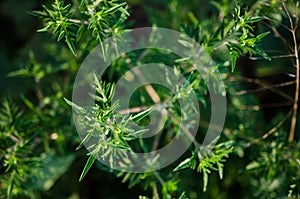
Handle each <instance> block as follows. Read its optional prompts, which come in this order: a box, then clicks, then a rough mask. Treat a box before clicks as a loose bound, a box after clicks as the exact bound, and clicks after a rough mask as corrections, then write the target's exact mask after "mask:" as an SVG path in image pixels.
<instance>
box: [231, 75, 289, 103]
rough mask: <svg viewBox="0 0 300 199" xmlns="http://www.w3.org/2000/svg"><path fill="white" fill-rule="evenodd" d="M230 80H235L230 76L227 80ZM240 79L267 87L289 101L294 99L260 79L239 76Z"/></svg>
mask: <svg viewBox="0 0 300 199" xmlns="http://www.w3.org/2000/svg"><path fill="white" fill-rule="evenodd" d="M232 80H235V77H230V78H229V81H232ZM240 80H243V81H245V82H249V83H254V84H257V85H260V86H261V87H263V88H265V89H268V90H270V91H272V92H273V93H275V94H277V95H279V96H281V97H283V98H285V99H287V100H289V101H294V99H293V98H292V97H290V96H289V95H287V94H285V93H284V92H282V91H280V90H278V89H275V88H273V87H272V85H269V84H268V83H266V82H264V81H262V80H259V79H252V78H248V77H240Z"/></svg>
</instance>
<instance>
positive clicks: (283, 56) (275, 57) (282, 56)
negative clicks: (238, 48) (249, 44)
mask: <svg viewBox="0 0 300 199" xmlns="http://www.w3.org/2000/svg"><path fill="white" fill-rule="evenodd" d="M289 57H295V55H294V54H289V55H274V56H270V58H271V59H279V58H289ZM249 59H251V60H260V59H265V58H263V57H249Z"/></svg>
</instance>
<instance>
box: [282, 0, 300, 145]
mask: <svg viewBox="0 0 300 199" xmlns="http://www.w3.org/2000/svg"><path fill="white" fill-rule="evenodd" d="M282 6H283V9H284V10H285V12H286V14H287V17H288V19H289V21H290V26H291V33H292V37H293V43H294V53H295V63H296V88H295V96H294V105H293V113H292V120H291V128H290V133H289V138H288V140H289V142H292V141H293V140H294V135H295V129H296V124H297V111H298V99H299V81H300V74H299V68H300V63H299V55H298V42H297V37H296V28H297V27H298V3H297V9H296V13H295V19H296V20H295V24H294V22H293V20H292V17H291V16H290V13H289V11H288V10H287V8H286V5H285V2H284V1H282Z"/></svg>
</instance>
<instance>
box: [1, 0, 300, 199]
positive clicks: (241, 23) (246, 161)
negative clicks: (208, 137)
mask: <svg viewBox="0 0 300 199" xmlns="http://www.w3.org/2000/svg"><path fill="white" fill-rule="evenodd" d="M246 3H248V4H246ZM135 6H137V7H138V8H139V9H140V10H143V11H144V13H146V15H147V17H146V18H147V19H146V20H148V21H147V22H148V23H150V24H153V26H154V27H155V26H163V27H169V28H173V29H176V30H178V31H181V32H182V33H185V34H186V35H188V36H189V37H191V38H193V39H194V40H195V41H196V42H198V43H199V44H200V45H201V46H202V47H203V48H204V49H205V51H206V52H207V53H208V54H209V55H210V56H211V58H212V60H213V61H214V64H211V65H210V67H209V68H208V69H207V71H205V74H204V75H203V74H199V72H197V71H195V70H191V63H190V61H191V60H190V59H191V57H178V56H177V55H174V54H172V53H170V52H162V51H160V50H158V49H141V50H136V51H134V52H130V53H128V54H126V55H121V56H120V57H119V58H118V59H117V60H115V61H114V62H113V63H112V64H111V67H110V68H109V69H108V70H107V71H105V74H104V75H103V76H102V77H101V78H102V79H100V77H98V76H97V74H95V75H94V77H93V79H92V80H91V82H90V84H91V85H92V86H93V88H94V89H95V96H91V97H92V99H93V100H94V101H95V104H94V106H91V107H87V106H80V105H79V104H75V103H73V102H72V100H71V97H70V96H71V92H72V87H73V81H74V79H75V75H76V72H77V70H78V68H79V66H80V64H81V63H82V60H84V58H85V57H86V55H87V54H88V53H89V52H90V51H91V50H92V49H93V48H94V47H95V46H97V45H98V44H101V42H102V41H103V40H105V39H106V38H109V37H110V36H115V35H118V34H119V33H121V32H123V31H126V28H127V27H129V28H131V21H128V20H129V19H128V17H129V16H130V15H132V16H135V15H134V14H135V9H134V8H135ZM298 10H299V7H298V3H297V2H296V1H293V0H289V1H278V0H270V1H265V0H259V1H253V2H250V1H249V2H248V1H247V2H245V3H241V1H234V2H231V1H228V0H222V1H208V2H205V3H202V2H201V3H200V2H199V1H198V0H191V1H186V2H185V1H180V0H170V1H160V0H153V1H151V3H150V2H149V1H139V0H129V1H127V2H123V1H117V0H94V1H92V0H72V1H63V0H51V1H50V2H48V3H46V5H44V6H42V10H41V11H32V14H33V15H34V16H37V17H39V18H40V19H41V20H42V22H43V23H44V25H43V27H42V28H41V29H40V30H38V32H49V33H50V34H51V35H54V36H55V37H56V38H57V41H58V42H59V41H64V42H65V44H66V45H65V46H64V45H59V44H57V43H56V42H55V41H48V40H47V39H45V40H43V39H41V40H43V41H42V42H41V41H40V40H39V41H38V42H37V43H39V42H40V43H42V44H41V45H39V48H38V49H39V50H34V49H33V50H29V53H28V56H27V55H26V56H24V58H23V60H22V61H20V62H21V64H19V65H21V67H19V65H18V67H16V69H15V70H13V71H11V72H9V73H8V74H7V76H9V77H10V78H16V77H18V78H20V79H21V80H22V83H23V82H24V85H26V86H28V87H29V88H27V87H26V86H25V87H24V88H25V89H23V90H22V91H21V93H17V94H15V93H13V94H15V95H16V96H13V95H12V96H10V97H8V96H9V95H6V94H3V95H4V96H1V97H2V98H1V106H0V174H1V176H0V198H8V199H11V198H44V197H45V198H47V195H49V196H48V197H58V198H59V197H63V198H81V197H82V198H85V197H87V198H89V197H93V198H99V197H100V198H103V197H110V198H112V197H114V196H111V195H110V196H107V195H105V193H106V192H105V191H107V190H105V189H107V187H108V186H111V184H115V182H113V183H111V184H109V182H108V181H106V179H105V177H103V176H104V174H103V173H101V174H100V175H97V174H96V171H100V169H102V170H104V171H107V172H108V173H109V174H111V175H112V176H116V177H118V178H117V180H119V181H120V182H122V183H126V184H127V185H128V187H129V188H130V189H132V190H134V191H137V192H138V194H137V195H138V196H139V198H140V199H147V198H153V199H158V198H163V199H173V198H179V199H186V198H191V199H194V198H220V199H225V198H237V197H238V198H245V199H248V198H261V199H265V198H268V199H269V198H286V197H289V198H299V197H300V184H299V182H300V155H299V151H300V144H299V138H300V137H299V123H300V122H299V111H298V112H297V113H296V114H295V116H292V113H293V111H294V109H290V110H288V111H287V110H286V109H284V108H283V109H277V108H276V107H277V106H279V107H280V108H281V107H292V105H294V100H295V99H296V98H295V96H297V92H294V91H295V88H294V87H289V89H284V88H283V87H285V86H289V85H295V84H297V85H298V84H299V75H297V73H295V70H299V63H298V61H299V60H297V56H298V50H299V46H298V42H297V36H298V35H299V31H298V29H297V28H298V23H299V21H298V17H299V13H298ZM139 17H141V18H142V17H143V14H140V15H138V16H137V18H136V19H135V20H137V21H139ZM141 20H142V19H141ZM293 36H294V39H295V40H290V39H289V38H293ZM41 37H47V38H48V37H49V35H47V34H45V35H43V36H41ZM286 38H288V39H286ZM48 39H49V38H48ZM120 39H122V38H120ZM143 39H145V38H141V42H143ZM278 39H280V40H281V43H282V46H284V47H285V48H283V47H282V46H281V48H280V47H278V46H277V44H278V43H280V42H279V41H280V40H278ZM150 40H151V42H156V41H158V40H157V38H156V34H155V31H154V32H153V33H151V35H150ZM187 41H188V40H186V39H185V38H184V37H182V38H181V39H180V41H179V43H180V44H182V45H183V46H186V47H189V46H191V45H192V44H190V43H189V42H187ZM101 47H102V50H103V49H104V47H103V46H101ZM191 47H193V46H191ZM40 48H41V49H42V50H40ZM277 48H279V50H278V49H277ZM286 49H287V50H286ZM25 51H27V50H25ZM38 51H42V52H38ZM278 51H279V52H278ZM107 53H108V52H104V51H103V55H101V56H103V58H104V59H105V58H106V57H107ZM191 54H192V53H191ZM256 56H258V57H256ZM25 57H26V58H25ZM249 58H250V59H249ZM286 58H288V59H286ZM278 59H279V60H280V61H279V62H278V63H277V62H276V61H274V60H278ZM298 59H299V58H298ZM245 60H246V61H245ZM250 60H255V61H257V62H254V63H252V62H251V64H250V66H248V65H247V64H248V63H247V61H248V62H250ZM147 63H157V65H158V66H159V67H160V66H161V65H167V66H170V67H172V68H173V71H174V74H175V75H179V74H182V75H183V76H184V77H185V78H186V79H187V80H188V81H187V83H185V84H180V85H177V87H176V91H175V92H174V93H172V92H170V91H169V90H167V89H166V88H164V87H162V86H159V85H156V84H151V85H150V86H151V88H152V89H153V91H154V92H155V94H156V95H157V96H158V97H159V101H160V103H161V104H160V105H161V106H163V107H164V108H165V110H166V111H167V113H168V115H169V117H168V118H166V120H165V124H164V128H163V130H162V133H161V135H156V136H153V138H150V139H141V138H140V136H141V135H143V134H145V133H147V131H148V129H146V128H143V127H142V126H146V125H147V123H148V122H149V116H150V115H151V114H155V112H156V111H159V109H157V110H156V109H155V108H153V107H152V105H153V104H154V102H153V99H151V93H149V90H147V89H145V87H140V88H138V89H137V90H136V91H135V92H134V93H133V95H132V97H131V99H130V107H129V108H136V107H137V108H139V110H140V111H138V112H132V113H124V112H123V113H122V112H120V110H119V107H120V103H121V102H119V101H114V100H113V99H114V97H115V83H116V81H117V80H118V78H120V77H121V76H122V75H123V74H125V72H126V71H128V70H130V69H132V68H133V67H135V66H138V65H142V64H147ZM297 63H298V64H297ZM160 64H161V65H160ZM294 66H296V67H294ZM216 70H219V71H220V73H221V76H222V78H223V81H224V83H225V87H222V86H221V85H219V84H218V81H217V77H216V73H215V72H216ZM249 71H250V72H252V73H251V74H248V72H249ZM268 71H271V72H272V73H271V74H275V73H277V72H278V71H279V72H278V74H280V75H282V76H284V78H285V77H286V76H288V75H289V76H291V77H292V79H288V81H287V82H283V83H282V82H280V83H278V82H277V81H274V82H275V83H274V84H272V83H269V82H268V80H266V78H265V79H263V78H262V79H260V78H261V77H265V76H268V74H270V72H269V73H268ZM274 71H275V72H274ZM276 71H277V72H276ZM250 72H249V73H250ZM278 74H277V75H278ZM286 74H288V75H286ZM165 75H166V81H167V82H168V83H169V84H172V83H173V82H172V80H171V79H172V78H170V75H171V74H168V72H166V74H165ZM293 76H296V77H293ZM284 78H283V79H284ZM275 79H276V78H275ZM208 80H210V82H211V83H212V85H213V88H214V91H216V92H218V93H221V94H222V95H225V94H226V95H227V100H228V105H227V106H228V110H227V113H226V114H227V118H226V122H225V126H224V129H223V134H222V135H221V136H220V137H218V139H216V140H214V141H213V142H212V143H211V144H210V145H208V146H202V145H201V141H202V140H203V137H204V136H205V133H206V131H207V129H208V127H209V122H210V115H211V110H210V107H211V101H210V100H209V92H208V88H207V85H206V83H207V82H208ZM271 82H272V81H271ZM22 88H23V87H22ZM291 88H292V89H291ZM245 89H246V90H245ZM192 91H194V92H195V93H196V95H197V100H198V103H199V106H200V111H201V113H200V115H201V120H200V121H199V128H198V134H197V136H196V138H195V139H193V140H192V145H191V146H190V147H189V149H188V151H187V152H186V153H185V154H183V155H182V157H180V159H179V160H177V161H175V162H174V163H172V164H171V165H169V166H167V167H166V168H163V169H161V170H158V171H153V172H145V173H130V172H125V171H117V170H113V169H111V168H110V167H108V166H105V165H103V164H102V163H100V162H99V161H98V160H105V161H108V162H109V163H110V166H115V165H118V166H119V167H122V166H123V167H128V165H134V161H135V159H134V158H133V159H129V158H128V157H126V153H125V151H139V152H149V151H152V150H156V149H158V148H160V147H163V146H165V145H166V144H168V143H169V142H170V141H171V140H172V139H173V138H174V137H175V136H178V129H179V128H180V126H179V122H180V120H185V119H186V118H188V116H190V115H192V114H195V112H197V110H196V108H195V107H194V106H193V104H192V103H187V104H188V105H186V106H185V107H181V106H180V104H179V101H180V100H184V101H186V102H189V97H190V93H191V92H192ZM225 91H226V92H225ZM263 91H271V92H272V93H275V94H278V95H279V96H280V97H278V96H277V95H276V97H273V95H272V97H270V98H267V97H266V98H264V97H265V95H264V93H263ZM266 95H270V93H267V94H266ZM271 98H276V99H277V98H278V99H279V102H278V101H276V103H271V102H270V104H267V103H264V102H265V101H263V99H267V100H271V101H272V99H271ZM281 99H284V100H288V101H287V102H285V101H284V102H283V103H281V101H282V100H281ZM150 107H152V108H150ZM269 108H271V110H272V111H271V116H268V114H270V112H268V110H270V109H269ZM266 109H268V110H266ZM72 110H73V111H74V112H75V113H76V114H77V116H78V118H76V119H78V120H80V122H81V125H83V126H84V127H85V132H84V133H83V134H82V132H80V136H81V138H82V139H81V140H80V138H79V136H78V134H77V132H76V129H75V127H74V122H73V121H72V119H71V113H72ZM182 110H183V111H182ZM273 110H274V111H273ZM266 115H267V116H266ZM292 117H294V118H295V119H296V121H297V122H298V124H297V125H296V127H295V129H296V130H295V132H294V133H295V136H292V138H291V132H290V129H292V128H291V126H292V125H291V124H290V121H291V118H292ZM192 122H195V121H193V120H191V123H192ZM191 126H192V124H191V125H187V126H186V127H185V131H184V132H183V134H184V136H186V137H187V138H189V139H191V138H190V134H189V130H190V128H191ZM212 126H213V125H212ZM77 130H78V129H77ZM180 133H181V132H180ZM289 137H290V138H289ZM90 143H92V144H90ZM86 145H87V146H88V151H89V152H87V150H86V149H85V147H84V146H86ZM76 148H77V150H76ZM84 154H86V155H84ZM86 156H87V157H86ZM82 157H86V159H84V162H82V161H80V160H81V159H82ZM158 158H159V157H155V158H154V160H153V161H152V162H151V164H152V165H153V166H154V165H156V164H159V162H158V161H157V160H158ZM117 160H118V161H117ZM119 160H122V161H119ZM144 164H145V166H149V165H148V163H144ZM150 166H151V165H150ZM97 169H99V170H97ZM78 170H80V171H79V172H78ZM70 171H71V173H72V174H71V175H72V176H73V177H70V173H68V172H70ZM74 171H75V172H74ZM94 174H95V176H96V177H95V178H98V179H97V181H96V180H95V178H93V175H94ZM91 176H92V177H91ZM99 176H100V177H99ZM64 178H67V180H66V181H67V183H68V194H67V195H60V191H59V189H58V190H57V187H60V186H61V184H59V183H60V180H62V181H63V180H64ZM78 180H79V181H80V184H79V185H78V184H77V185H76V183H78ZM93 180H94V181H95V182H97V183H98V184H99V186H98V184H97V183H96V184H97V189H98V188H99V190H100V191H103V192H104V195H101V194H102V193H101V194H99V192H92V191H91V190H90V192H91V194H93V193H97V194H99V195H97V194H96V195H95V196H94V195H89V196H86V195H85V189H87V187H88V186H90V185H91V184H92V183H95V182H94V181H93ZM114 180H115V179H114ZM56 183H57V184H56ZM88 183H90V184H88ZM69 184H70V186H69ZM106 184H108V185H107V186H106V187H105V185H106ZM64 186H66V185H64V184H63V186H62V187H64ZM79 186H80V187H84V188H83V189H80V188H78V187H79ZM73 187H74V188H73ZM64 188H65V187H64ZM117 188H118V187H117V185H116V189H113V191H112V192H118V190H117ZM65 189H67V188H65ZM77 189H78V190H77ZM92 189H94V186H93V187H92ZM237 189H240V190H241V191H239V192H240V193H241V195H238V194H239V193H237ZM232 190H233V191H232ZM93 191H94V190H93ZM116 194H117V193H116ZM122 194H124V195H122V197H123V198H126V197H128V198H129V197H132V196H131V195H129V196H127V193H122Z"/></svg>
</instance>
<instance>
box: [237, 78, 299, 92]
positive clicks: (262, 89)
mask: <svg viewBox="0 0 300 199" xmlns="http://www.w3.org/2000/svg"><path fill="white" fill-rule="evenodd" d="M295 83H296V81H289V82H284V83H279V84H274V85H269V86H266V87H261V88H257V89H252V90H242V91H238V92H236V93H235V94H236V95H245V94H248V93H257V92H260V91H264V90H269V89H270V88H279V87H284V86H290V85H293V84H295Z"/></svg>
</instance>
